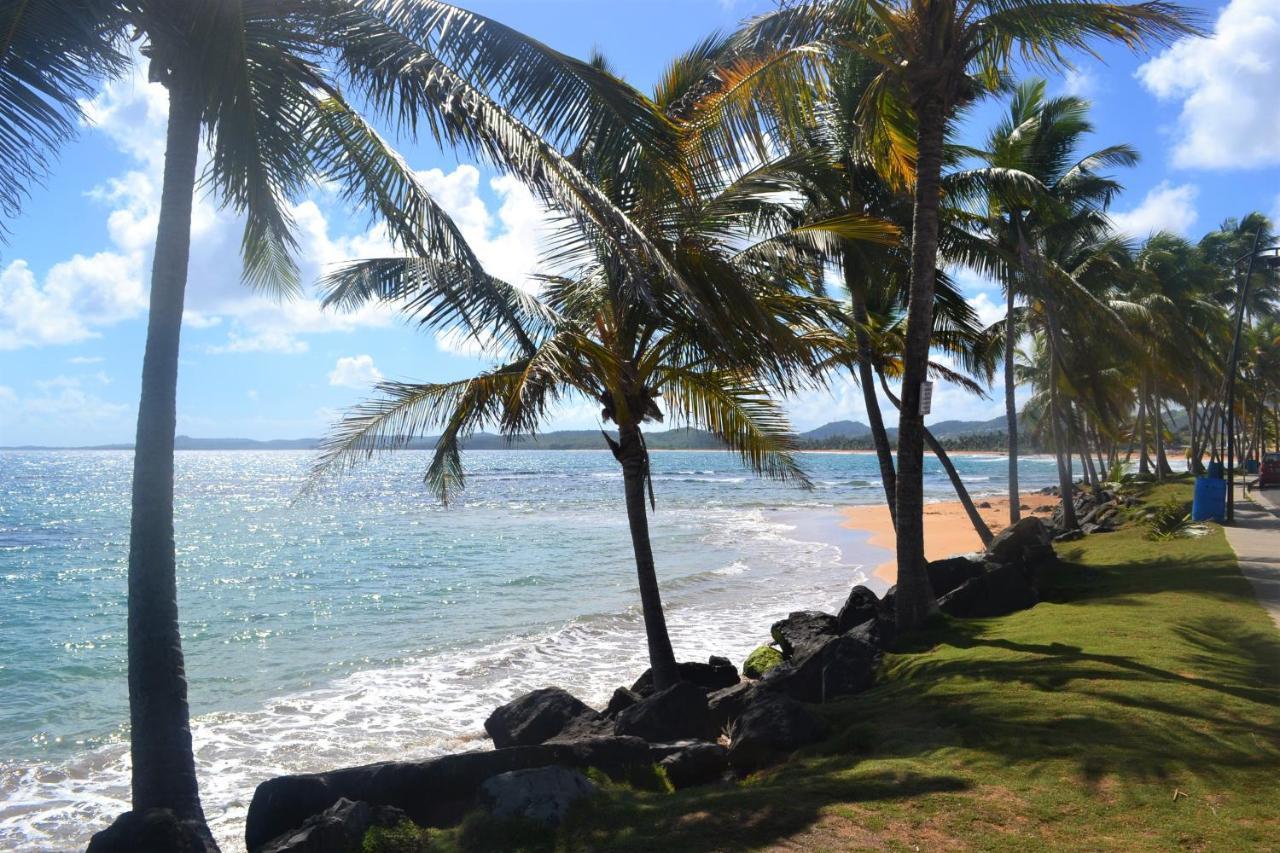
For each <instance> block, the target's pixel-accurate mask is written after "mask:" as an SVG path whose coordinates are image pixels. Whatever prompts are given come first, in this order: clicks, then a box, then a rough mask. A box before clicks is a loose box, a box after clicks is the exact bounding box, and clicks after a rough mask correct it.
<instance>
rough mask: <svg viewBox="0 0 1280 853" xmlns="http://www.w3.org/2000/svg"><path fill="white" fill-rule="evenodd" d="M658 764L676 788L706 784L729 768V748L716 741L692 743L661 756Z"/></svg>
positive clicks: (719, 776)
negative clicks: (663, 756)
mask: <svg viewBox="0 0 1280 853" xmlns="http://www.w3.org/2000/svg"><path fill="white" fill-rule="evenodd" d="M658 766H659V767H661V768H662V769H663V770H665V771H666V773H667V780H668V781H670V782H671V784H672V786H673V787H675V788H677V789H679V788H689V787H692V786H694V785H706V784H708V783H710V782H714V781H716V780H717V779H719V778H721V777H722V776H723V775H724V772H725V770H727V769H729V750H728V749H726V748H724V747H723V746H721V745H720V744H718V743H708V742H705V741H703V742H699V743H692V744H689V745H687V746H685V747H684V748H683V749H680V750H677V751H675V752H673V753H671V754H670V755H668V756H667V757H665V758H663V759H662V760H661V761H659V762H658Z"/></svg>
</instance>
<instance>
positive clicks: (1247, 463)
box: [1244, 459, 1258, 474]
mask: <svg viewBox="0 0 1280 853" xmlns="http://www.w3.org/2000/svg"><path fill="white" fill-rule="evenodd" d="M1244 472H1245V473H1246V474H1256V473H1258V460H1257V459H1246V460H1244Z"/></svg>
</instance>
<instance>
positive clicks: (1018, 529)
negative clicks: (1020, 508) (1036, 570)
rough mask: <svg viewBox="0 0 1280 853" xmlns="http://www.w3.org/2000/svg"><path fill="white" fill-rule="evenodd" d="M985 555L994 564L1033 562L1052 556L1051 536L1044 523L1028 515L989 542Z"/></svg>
mask: <svg viewBox="0 0 1280 853" xmlns="http://www.w3.org/2000/svg"><path fill="white" fill-rule="evenodd" d="M987 554H988V555H989V556H990V558H991V561H992V562H994V563H1017V562H1020V561H1023V560H1026V561H1028V562H1035V561H1038V560H1041V559H1044V558H1046V557H1050V558H1051V557H1052V556H1053V536H1052V535H1051V534H1050V533H1049V528H1047V527H1045V526H1044V522H1043V521H1041V520H1040V519H1038V518H1036V517H1035V516H1034V515H1029V516H1027V517H1025V518H1022V519H1019V520H1018V521H1017V522H1015V523H1014V524H1011V525H1009V526H1008V527H1006V528H1005V529H1004V530H1002V531H1000V533H999V534H997V535H996V538H994V539H992V540H991V544H990V545H988V546H987Z"/></svg>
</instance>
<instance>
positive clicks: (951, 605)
mask: <svg viewBox="0 0 1280 853" xmlns="http://www.w3.org/2000/svg"><path fill="white" fill-rule="evenodd" d="M1038 600H1039V597H1038V596H1037V595H1036V589H1035V587H1034V586H1033V585H1032V584H1031V581H1030V580H1029V579H1028V577H1027V570H1026V569H1025V568H1024V567H1023V566H1021V565H1018V564H1008V565H1002V566H995V567H993V568H992V569H991V570H990V571H988V572H984V573H983V574H982V575H981V576H979V577H976V578H974V579H972V580H970V581H966V582H965V583H963V584H961V585H960V586H959V587H958V588H956V589H955V590H953V591H952V592H951V593H949V594H948V595H944V596H943V597H942V598H941V599H939V600H938V609H940V610H941V611H942V612H943V613H945V614H947V615H948V616H954V617H957V618H960V619H972V618H977V617H982V616H1003V615H1005V614H1006V613H1013V612H1014V611H1015V610H1026V609H1027V608H1028V607H1034V606H1035V605H1036V602H1037V601H1038Z"/></svg>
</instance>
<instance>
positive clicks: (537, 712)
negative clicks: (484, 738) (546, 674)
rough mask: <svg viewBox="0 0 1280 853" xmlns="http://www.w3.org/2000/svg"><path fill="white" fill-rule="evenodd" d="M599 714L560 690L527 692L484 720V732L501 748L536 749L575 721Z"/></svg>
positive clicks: (552, 688) (554, 688)
mask: <svg viewBox="0 0 1280 853" xmlns="http://www.w3.org/2000/svg"><path fill="white" fill-rule="evenodd" d="M598 716H599V715H598V714H597V713H596V712H595V711H593V710H592V709H591V708H588V707H587V706H586V705H585V704H584V703H583V702H581V701H579V700H578V699H577V698H576V697H574V696H573V695H572V694H570V693H569V692H567V691H565V690H561V689H560V688H559V687H544V688H543V689H541V690H535V691H533V692H532V693H526V694H525V695H523V696H521V697H519V698H518V699H513V700H511V701H510V702H508V703H507V704H505V705H503V706H502V707H500V708H498V709H496V710H495V711H494V712H493V713H492V714H490V715H489V719H487V720H485V721H484V730H485V731H486V732H488V733H489V737H491V738H493V745H494V746H495V747H497V748H498V749H503V748H504V747H508V746H534V745H535V744H539V743H542V742H543V741H545V740H549V739H550V738H553V737H555V736H556V735H558V734H560V732H561V731H563V730H564V728H565V727H566V726H567V725H569V723H571V722H572V721H574V720H576V719H578V718H580V717H587V718H595V717H598Z"/></svg>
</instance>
